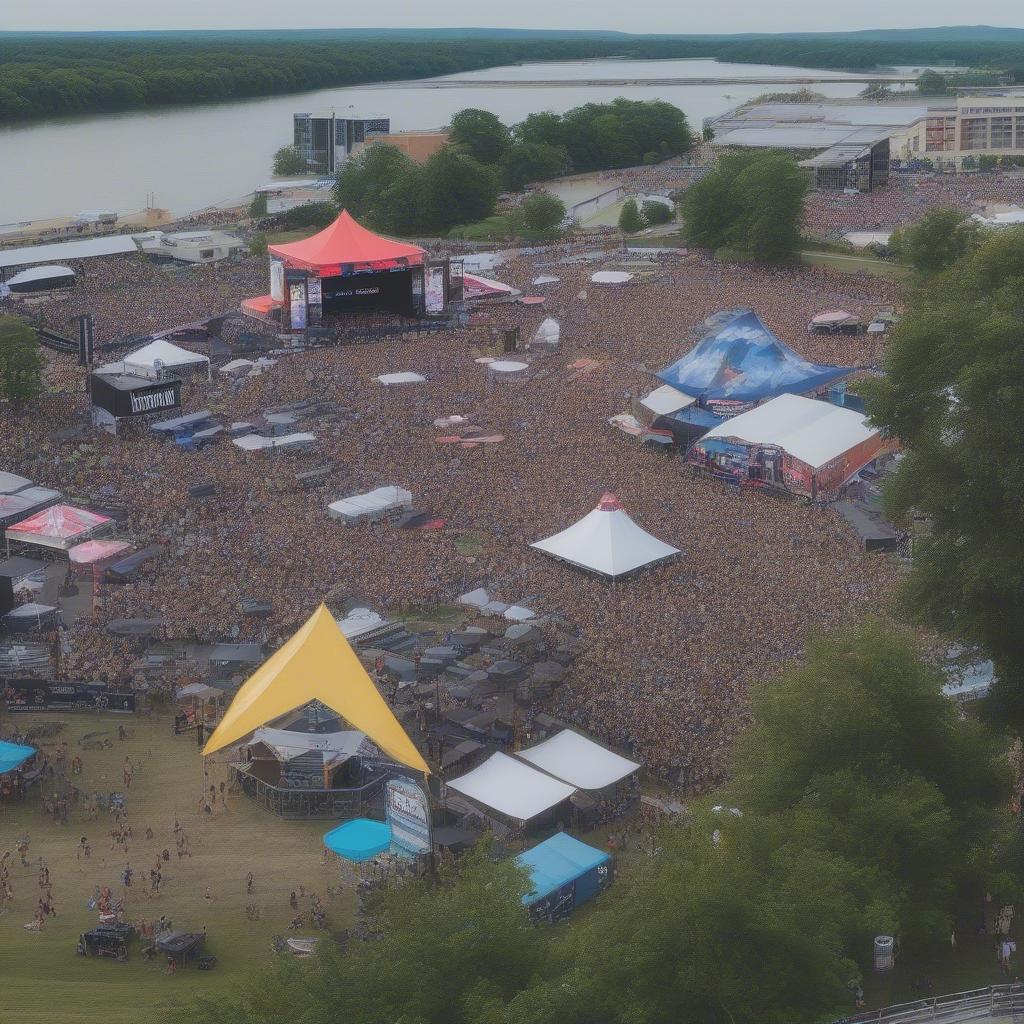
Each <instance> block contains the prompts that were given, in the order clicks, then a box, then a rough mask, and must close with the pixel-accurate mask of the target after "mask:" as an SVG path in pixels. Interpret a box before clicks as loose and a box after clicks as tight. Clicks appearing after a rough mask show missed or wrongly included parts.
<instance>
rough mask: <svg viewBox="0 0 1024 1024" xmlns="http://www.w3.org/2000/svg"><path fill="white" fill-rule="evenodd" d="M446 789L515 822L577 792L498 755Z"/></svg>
mask: <svg viewBox="0 0 1024 1024" xmlns="http://www.w3.org/2000/svg"><path fill="white" fill-rule="evenodd" d="M448 788H449V789H454V790H455V792H457V793H461V794H462V795H463V796H468V797H469V798H470V799H471V800H475V801H476V802H477V803H479V804H482V805H483V806H484V807H488V808H490V809H491V810H494V811H497V812H498V813H499V814H503V815H505V816H506V817H508V818H515V819H516V820H517V821H529V820H530V819H531V818H536V817H537V815H538V814H543V813H544V811H546V810H549V809H550V808H552V807H556V806H557V805H558V804H560V803H561V802H562V801H563V800H568V799H569V797H571V796H572V795H573V793H575V792H576V787H575V786H570V785H568V784H566V783H564V782H560V781H559V780H558V779H553V778H551V776H550V775H545V774H544V773H543V772H539V771H537V769H536V768H531V767H530V765H528V764H523V762H522V761H517V760H516V759H515V758H514V757H509V756H508V755H507V754H502V753H500V752H499V753H495V754H492V755H491V756H490V757H489V758H488V759H487V760H486V761H484V763H483V764H481V765H479V766H478V767H476V768H474V769H473V770H472V771H471V772H469V773H468V774H466V775H462V776H460V777H459V778H457V779H452V780H451V782H449V783H448Z"/></svg>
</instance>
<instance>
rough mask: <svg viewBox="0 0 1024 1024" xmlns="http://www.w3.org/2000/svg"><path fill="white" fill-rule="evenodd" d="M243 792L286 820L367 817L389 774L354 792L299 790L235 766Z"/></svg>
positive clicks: (359, 787)
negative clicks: (272, 782)
mask: <svg viewBox="0 0 1024 1024" xmlns="http://www.w3.org/2000/svg"><path fill="white" fill-rule="evenodd" d="M232 769H233V771H234V774H235V778H236V779H237V781H238V783H239V785H240V787H241V789H242V792H243V793H245V795H246V796H248V797H251V798H252V799H253V800H255V801H256V802H257V803H258V804H261V805H262V806H263V807H265V808H266V809H267V810H268V811H272V812H273V813H274V814H278V815H280V816H281V817H282V818H350V817H356V816H359V815H362V814H364V813H365V812H366V811H367V810H368V809H370V808H371V807H372V806H373V805H374V804H375V803H376V802H377V801H378V799H379V797H380V795H381V793H382V792H383V790H384V783H385V782H387V780H388V778H389V777H390V774H389V773H384V774H381V775H379V776H378V777H377V778H375V779H374V780H373V781H371V782H368V783H367V784H366V785H365V786H357V787H354V788H352V789H312V788H310V789H305V788H301V789H297V788H291V787H288V786H272V785H270V784H269V783H267V782H264V781H263V780H262V779H259V778H257V777H256V776H255V775H252V774H250V773H249V772H247V771H246V770H245V769H244V768H242V767H239V766H235V765H232Z"/></svg>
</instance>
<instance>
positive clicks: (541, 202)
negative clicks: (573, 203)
mask: <svg viewBox="0 0 1024 1024" xmlns="http://www.w3.org/2000/svg"><path fill="white" fill-rule="evenodd" d="M516 212H517V214H518V217H517V220H518V223H519V224H520V225H521V226H522V228H523V230H524V231H526V232H528V233H530V234H535V235H549V234H551V233H552V232H553V231H554V230H555V229H556V228H557V227H558V226H559V225H560V224H561V223H562V221H563V220H565V203H563V202H562V200H561V199H559V198H558V196H555V195H552V194H551V193H550V192H544V191H540V192H533V193H531V194H530V195H528V196H527V197H526V198H525V199H524V200H523V201H522V202H521V203H520V204H519V207H518V210H517V211H516Z"/></svg>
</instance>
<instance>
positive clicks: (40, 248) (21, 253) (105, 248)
mask: <svg viewBox="0 0 1024 1024" xmlns="http://www.w3.org/2000/svg"><path fill="white" fill-rule="evenodd" d="M138 251H139V250H138V247H137V246H136V245H135V240H134V239H133V238H132V236H131V235H108V236H107V237H106V238H83V239H76V240H75V241H73V242H54V243H53V244H52V245H27V246H24V247H23V248H21V249H4V250H3V251H0V267H20V266H22V265H25V266H28V265H29V264H32V263H63V262H64V261H65V260H82V259H86V258H88V257H90V256H114V255H116V254H117V253H122V252H138Z"/></svg>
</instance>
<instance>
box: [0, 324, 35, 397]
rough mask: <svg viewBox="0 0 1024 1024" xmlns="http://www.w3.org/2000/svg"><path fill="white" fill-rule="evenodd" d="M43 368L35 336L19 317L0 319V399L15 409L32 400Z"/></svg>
mask: <svg viewBox="0 0 1024 1024" xmlns="http://www.w3.org/2000/svg"><path fill="white" fill-rule="evenodd" d="M45 365H46V359H45V358H44V356H43V354H42V352H40V351H39V342H38V340H37V339H36V332H35V331H34V330H32V328H31V327H30V326H29V325H28V324H27V323H26V322H25V321H24V320H22V319H21V317H17V316H9V315H7V316H5V315H0V398H5V399H7V400H8V401H9V402H13V403H14V404H15V405H20V404H21V403H22V402H27V401H30V400H31V399H33V398H35V397H36V396H37V395H38V394H39V393H40V392H41V391H42V389H43V367H44V366H45Z"/></svg>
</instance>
